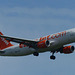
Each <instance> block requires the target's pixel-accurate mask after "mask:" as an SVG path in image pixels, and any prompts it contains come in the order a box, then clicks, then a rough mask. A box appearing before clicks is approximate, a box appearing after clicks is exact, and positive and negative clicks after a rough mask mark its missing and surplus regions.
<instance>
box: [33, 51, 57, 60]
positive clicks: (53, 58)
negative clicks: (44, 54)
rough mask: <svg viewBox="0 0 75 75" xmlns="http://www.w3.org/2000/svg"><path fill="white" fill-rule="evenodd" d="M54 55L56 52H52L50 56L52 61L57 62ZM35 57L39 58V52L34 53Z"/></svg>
mask: <svg viewBox="0 0 75 75" xmlns="http://www.w3.org/2000/svg"><path fill="white" fill-rule="evenodd" d="M54 53H55V52H52V55H51V56H50V59H52V60H55V59H56V57H55V56H54ZM33 55H34V56H39V53H38V52H34V53H33Z"/></svg>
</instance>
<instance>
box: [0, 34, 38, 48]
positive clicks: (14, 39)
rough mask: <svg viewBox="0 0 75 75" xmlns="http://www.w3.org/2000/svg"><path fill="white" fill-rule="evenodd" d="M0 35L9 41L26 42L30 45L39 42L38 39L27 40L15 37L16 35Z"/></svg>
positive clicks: (25, 43) (32, 45)
mask: <svg viewBox="0 0 75 75" xmlns="http://www.w3.org/2000/svg"><path fill="white" fill-rule="evenodd" d="M0 37H1V38H5V40H8V41H11V42H16V43H20V44H24V45H27V46H30V47H35V44H36V43H38V41H33V40H25V39H20V38H14V37H9V36H4V35H0Z"/></svg>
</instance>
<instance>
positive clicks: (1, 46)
mask: <svg viewBox="0 0 75 75" xmlns="http://www.w3.org/2000/svg"><path fill="white" fill-rule="evenodd" d="M0 35H3V34H2V33H1V32H0ZM11 46H13V45H12V44H11V43H10V42H9V41H7V40H5V39H4V38H1V37H0V50H3V49H5V48H8V47H11Z"/></svg>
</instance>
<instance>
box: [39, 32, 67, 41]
mask: <svg viewBox="0 0 75 75" xmlns="http://www.w3.org/2000/svg"><path fill="white" fill-rule="evenodd" d="M64 35H66V31H64V32H60V33H56V34H53V35H48V36H47V37H41V38H40V39H39V40H40V41H42V40H51V39H55V38H59V37H62V36H64Z"/></svg>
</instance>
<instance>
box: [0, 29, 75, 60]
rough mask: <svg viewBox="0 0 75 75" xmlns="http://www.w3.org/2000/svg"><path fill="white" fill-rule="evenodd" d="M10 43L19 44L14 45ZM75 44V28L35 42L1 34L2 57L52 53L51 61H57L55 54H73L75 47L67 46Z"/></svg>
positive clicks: (0, 51)
mask: <svg viewBox="0 0 75 75" xmlns="http://www.w3.org/2000/svg"><path fill="white" fill-rule="evenodd" d="M10 42H15V43H18V45H13V44H11V43H10ZM74 42H75V28H73V29H69V30H66V31H62V32H58V33H55V34H51V35H48V36H45V37H41V38H38V39H34V40H27V39H21V38H15V37H10V36H5V35H3V33H2V32H0V56H26V55H31V54H33V55H34V56H39V53H43V52H51V53H52V55H51V56H50V59H52V60H55V59H56V57H55V56H54V53H58V52H60V53H64V54H71V53H73V52H74V49H75V47H74V46H72V45H69V46H66V45H67V44H70V43H74Z"/></svg>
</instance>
